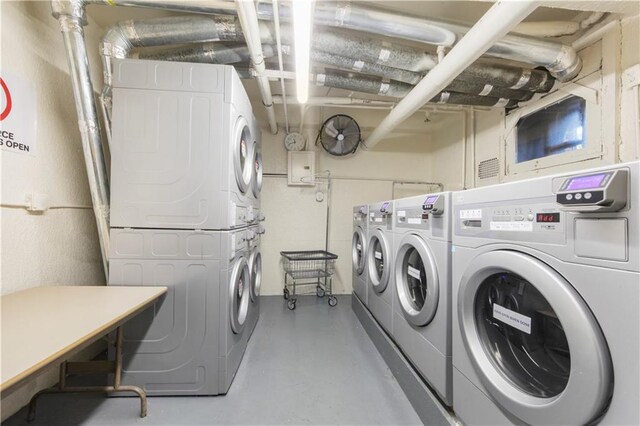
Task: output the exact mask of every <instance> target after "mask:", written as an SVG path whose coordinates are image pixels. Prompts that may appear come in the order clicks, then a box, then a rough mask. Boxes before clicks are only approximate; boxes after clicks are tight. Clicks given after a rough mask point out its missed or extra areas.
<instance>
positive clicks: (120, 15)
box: [87, 0, 639, 145]
mask: <svg viewBox="0 0 640 426" xmlns="http://www.w3.org/2000/svg"><path fill="white" fill-rule="evenodd" d="M317 1H320V0H317ZM203 3H206V2H203ZM362 3H368V4H373V5H375V6H376V7H379V8H384V9H387V10H390V11H394V12H397V13H402V14H408V15H411V16H418V17H424V18H436V19H444V20H450V21H457V22H461V23H467V24H469V25H473V24H474V23H475V22H476V21H477V20H478V19H479V18H480V17H481V16H482V15H483V14H484V13H485V12H486V11H487V10H488V9H489V8H490V7H491V5H492V2H491V1H478V0H476V1H366V2H362ZM545 4H546V5H551V6H553V7H539V8H538V9H536V10H535V11H534V12H533V13H532V14H531V15H530V16H529V17H527V19H526V20H525V21H529V22H532V21H549V20H554V21H571V20H574V21H575V20H580V19H582V18H583V17H584V16H586V14H587V12H584V11H583V10H603V9H605V10H607V11H614V12H629V11H633V10H634V7H635V8H636V9H637V5H638V4H639V2H636V1H629V2H624V1H614V2H594V1H586V2H585V1H582V2H579V1H573V2H562V1H547V2H545ZM560 4H562V5H564V6H568V7H572V8H574V9H577V10H569V9H559V8H557V7H555V6H557V5H560ZM87 14H88V15H89V17H90V18H91V19H92V20H93V21H94V22H95V23H97V24H98V25H99V26H100V27H102V28H103V29H104V30H105V31H106V29H108V28H109V27H111V26H112V25H114V24H115V23H117V22H118V21H121V20H127V19H149V18H157V17H166V16H177V15H184V14H179V13H174V12H167V11H162V10H157V9H143V8H135V7H105V6H98V5H91V6H89V7H88V8H87ZM402 43H405V44H410V43H408V42H406V41H403V42H402ZM421 46H422V47H424V46H425V45H421ZM245 87H246V89H247V92H248V94H249V97H250V98H251V100H252V102H253V104H254V111H255V113H256V116H257V117H258V119H259V120H260V121H261V122H263V123H265V122H266V117H265V114H264V108H262V102H261V98H260V95H259V92H258V89H257V85H256V84H255V82H254V81H251V80H248V81H245ZM271 88H272V92H273V94H274V95H280V94H281V90H280V84H278V83H277V82H272V84H271ZM294 90H295V89H294V82H293V81H289V82H288V83H287V85H286V91H287V94H288V95H293V94H294V93H295V91H294ZM353 95H355V96H357V97H360V98H368V99H387V100H389V98H382V97H378V96H374V95H366V94H361V93H357V94H353V93H352V92H349V91H345V90H340V89H331V88H327V87H317V86H313V85H312V87H311V91H310V96H339V97H345V96H353ZM298 110H299V108H298V107H297V106H293V108H292V107H291V106H290V112H289V115H290V119H291V120H290V121H291V122H292V123H297V121H296V120H299V118H298V117H299V114H298ZM313 110H314V111H313V112H312V113H309V114H307V117H308V119H309V120H311V121H312V122H317V123H318V125H319V124H320V123H321V122H322V121H323V119H324V118H327V117H328V116H329V115H327V114H331V113H333V112H334V111H333V110H332V109H331V108H313ZM276 111H277V116H278V122H279V123H283V122H284V116H283V113H282V112H283V108H282V106H281V105H276ZM353 111H358V110H353V109H352V110H348V112H347V113H349V112H353ZM360 111H362V110H360ZM369 111H370V113H369V114H365V116H364V117H361V118H360V119H359V122H360V120H361V119H362V120H364V121H365V122H364V123H362V122H361V123H360V124H361V126H362V127H363V128H368V127H370V126H375V124H377V123H378V122H379V121H380V119H381V118H380V117H383V116H384V114H386V113H385V112H384V111H376V112H375V113H374V112H372V111H371V110H369ZM354 114H355V113H354ZM359 115H362V114H359ZM368 117H369V118H370V117H374V118H373V119H372V120H367V118H368ZM367 121H368V122H367ZM437 122H438V120H424V119H423V118H422V117H421V118H418V119H416V120H414V123H413V124H409V123H405V124H404V125H403V126H402V127H401V129H400V130H403V131H406V130H407V129H409V130H408V131H409V132H419V131H423V132H429V131H430V129H432V128H433V127H434V126H435V125H436V123H437ZM416 123H417V124H416ZM423 145H424V144H423Z"/></svg>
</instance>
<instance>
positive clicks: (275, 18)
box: [271, 0, 289, 133]
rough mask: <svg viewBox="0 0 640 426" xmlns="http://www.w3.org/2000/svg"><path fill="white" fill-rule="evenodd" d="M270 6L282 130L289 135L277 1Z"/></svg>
mask: <svg viewBox="0 0 640 426" xmlns="http://www.w3.org/2000/svg"><path fill="white" fill-rule="evenodd" d="M271 6H272V7H273V26H274V28H275V32H276V46H277V47H278V66H279V68H280V74H281V75H280V90H281V91H282V98H283V99H284V103H283V104H282V107H283V109H284V128H285V131H286V132H287V133H289V112H288V110H287V91H286V90H285V85H284V76H283V75H282V74H283V73H284V65H283V63H282V40H281V38H280V11H279V10H278V0H271Z"/></svg>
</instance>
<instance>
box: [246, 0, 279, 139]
mask: <svg viewBox="0 0 640 426" xmlns="http://www.w3.org/2000/svg"><path fill="white" fill-rule="evenodd" d="M236 5H237V6H238V18H240V25H241V26H242V31H243V33H244V36H245V39H246V42H247V47H248V48H249V53H251V62H252V63H253V66H254V68H255V70H256V81H257V82H258V89H259V90H260V95H261V96H262V103H263V105H264V107H265V108H266V110H267V119H268V121H269V128H270V129H271V133H273V134H274V135H275V134H276V133H278V125H277V123H276V114H275V112H274V110H273V99H272V95H271V87H270V86H269V79H268V78H267V77H266V76H265V75H264V71H265V69H266V67H265V65H264V55H263V54H262V41H261V39H260V28H259V25H258V14H257V13H256V7H255V5H254V4H253V0H236Z"/></svg>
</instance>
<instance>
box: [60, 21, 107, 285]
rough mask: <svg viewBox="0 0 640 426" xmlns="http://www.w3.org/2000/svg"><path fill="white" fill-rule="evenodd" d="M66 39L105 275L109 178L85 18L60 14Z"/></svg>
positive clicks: (61, 25) (63, 34)
mask: <svg viewBox="0 0 640 426" xmlns="http://www.w3.org/2000/svg"><path fill="white" fill-rule="evenodd" d="M57 18H58V21H59V23H60V30H61V31H62V36H63V39H64V45H65V49H66V51H67V59H68V62H69V72H70V74H71V81H72V83H73V95H74V99H75V103H76V111H77V113H78V125H79V127H80V136H81V138H82V151H83V153H84V161H85V165H86V168H87V178H88V180H89V191H90V193H91V201H92V202H93V212H94V215H95V217H96V224H97V227H98V238H99V240H100V250H101V252H102V264H103V267H104V273H105V276H106V277H107V278H108V274H109V267H108V266H109V265H108V259H109V180H108V175H107V168H106V165H105V160H104V153H103V151H102V140H101V136H100V123H99V121H98V114H97V110H96V104H95V100H94V97H93V85H92V83H91V76H90V74H89V59H88V57H87V50H86V46H85V43H84V32H83V29H82V26H83V25H84V19H83V18H82V17H80V16H73V15H71V14H62V13H60V14H58V15H57Z"/></svg>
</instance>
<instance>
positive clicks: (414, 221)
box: [407, 217, 422, 225]
mask: <svg viewBox="0 0 640 426" xmlns="http://www.w3.org/2000/svg"><path fill="white" fill-rule="evenodd" d="M407 222H408V223H410V224H412V225H420V224H421V223H422V219H420V218H419V217H410V218H409V219H408V220H407Z"/></svg>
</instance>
